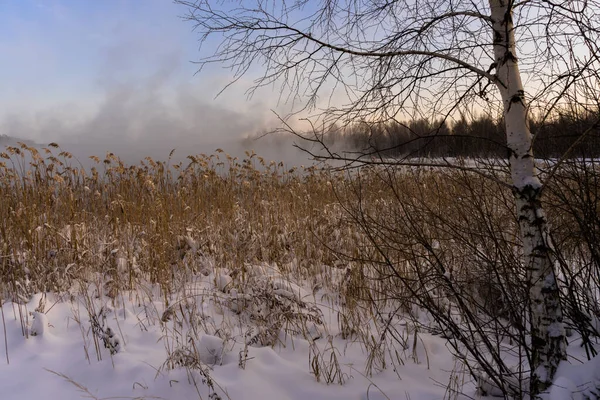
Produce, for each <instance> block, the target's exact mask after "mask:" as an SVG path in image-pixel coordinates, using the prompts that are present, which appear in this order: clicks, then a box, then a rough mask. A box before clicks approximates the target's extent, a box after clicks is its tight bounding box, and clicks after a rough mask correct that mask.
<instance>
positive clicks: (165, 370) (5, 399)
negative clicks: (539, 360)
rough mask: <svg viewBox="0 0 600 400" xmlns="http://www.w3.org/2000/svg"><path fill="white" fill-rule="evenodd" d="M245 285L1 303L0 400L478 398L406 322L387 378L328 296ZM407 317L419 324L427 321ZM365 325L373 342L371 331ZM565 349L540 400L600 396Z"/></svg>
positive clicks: (197, 281)
mask: <svg viewBox="0 0 600 400" xmlns="http://www.w3.org/2000/svg"><path fill="white" fill-rule="evenodd" d="M247 275H248V276H250V277H251V280H249V281H248V286H252V288H249V287H243V286H241V285H240V284H239V281H238V280H237V279H234V278H232V277H231V276H229V275H228V274H227V271H226V270H219V271H218V272H216V273H212V274H209V275H207V276H205V275H202V274H199V276H194V277H193V278H191V279H190V280H189V281H188V282H187V283H186V284H185V286H184V287H182V288H181V290H180V291H179V292H175V293H173V294H172V295H171V296H170V298H169V299H168V301H167V304H168V306H167V304H166V300H165V296H164V293H161V291H160V288H158V287H157V286H154V285H150V284H146V285H140V287H139V288H137V289H135V290H130V291H122V292H120V293H119V295H118V296H117V297H114V298H112V297H107V296H103V295H101V293H102V291H101V290H100V288H101V287H102V285H100V283H98V282H97V283H96V284H93V285H91V286H90V287H89V288H87V289H81V288H80V289H77V290H75V289H74V291H73V293H67V294H65V295H63V296H59V295H56V294H51V293H47V294H37V295H35V296H33V297H32V298H31V299H29V301H28V302H27V303H24V304H17V303H10V302H8V303H4V304H3V305H2V311H3V314H4V321H5V322H4V324H3V326H1V327H0V388H2V390H1V395H0V398H1V399H2V400H12V399H15V400H16V399H46V398H48V399H65V400H70V399H80V398H85V397H87V398H95V399H107V398H138V399H150V398H162V399H211V400H215V399H218V398H220V399H232V400H237V399H248V400H254V399H264V398H269V399H271V398H272V399H281V400H301V399H324V400H338V399H340V400H341V399H356V400H363V399H364V400H367V399H369V400H373V399H381V400H384V399H407V398H410V399H413V400H434V399H444V398H456V399H467V398H473V397H475V398H485V397H483V396H481V395H479V394H477V388H476V383H475V382H474V379H473V378H472V377H471V375H470V374H469V373H468V371H467V370H466V368H465V367H464V366H463V365H462V364H461V363H460V362H459V361H458V360H456V359H455V358H454V357H453V356H452V354H451V353H450V352H449V350H448V345H447V343H446V340H445V339H443V337H442V336H434V335H432V334H428V333H426V332H422V331H417V330H415V327H414V325H412V323H411V321H410V319H404V318H398V319H397V321H396V322H395V324H396V328H397V329H398V330H399V331H400V332H403V335H404V337H406V338H407V339H408V340H406V346H407V347H406V348H402V347H401V346H400V345H398V344H396V347H395V348H392V347H387V348H385V349H384V350H385V352H386V353H387V354H385V362H386V367H385V368H381V365H380V364H378V363H375V364H374V367H373V368H371V369H369V368H367V365H368V364H367V359H368V356H369V352H368V349H367V348H366V345H365V343H364V342H362V341H361V340H360V339H359V338H358V337H357V336H352V335H350V336H348V337H346V338H344V336H343V335H342V334H341V330H340V327H339V325H338V318H339V314H338V313H339V312H340V311H341V309H340V308H339V307H338V305H336V303H330V302H322V301H321V300H320V299H322V298H325V297H327V296H325V294H326V293H324V292H318V291H317V292H316V293H314V294H313V291H312V289H309V288H310V287H311V286H309V284H308V283H303V282H292V281H290V280H289V279H285V278H284V277H283V276H282V275H281V274H279V273H278V270H277V267H276V266H266V265H258V266H248V268H247ZM340 276H343V273H340ZM99 279H100V278H99ZM261 285H262V286H261ZM270 296H272V297H270ZM263 302H270V303H271V304H275V305H271V306H270V307H267V306H266V305H265V304H263ZM277 302H279V303H277ZM277 304H280V305H279V306H277ZM278 307H279V308H278ZM279 312H283V313H284V314H285V313H305V315H311V316H312V317H311V318H313V319H311V320H310V321H309V322H307V323H306V325H305V326H304V327H305V328H306V331H305V332H300V330H299V328H298V329H296V327H293V326H292V327H288V328H289V329H288V330H286V329H287V328H286V327H285V326H283V327H279V328H278V329H276V330H275V333H274V335H275V336H272V335H273V333H272V332H271V329H272V328H273V325H270V324H269V318H271V317H273V316H274V315H276V314H277V313H279ZM414 314H415V315H418V316H419V319H420V320H422V322H424V323H426V322H427V319H428V316H427V313H426V312H423V311H422V310H419V309H415V310H414ZM286 315H287V314H286ZM249 316H250V317H249ZM319 319H320V320H321V321H322V324H319V323H318V322H319V321H318V320H319ZM259 320H262V321H263V322H262V323H261V324H259V323H258V321H259ZM288 323H289V324H293V321H292V322H291V323H290V322H288ZM363 325H364V326H363V327H362V328H364V329H365V330H366V332H368V334H369V335H372V337H377V336H378V333H377V331H376V329H375V328H374V326H371V325H372V324H371V323H370V322H369V321H364V324H363ZM4 328H5V329H6V334H5V333H4ZM261 341H264V342H265V343H267V342H268V343H269V344H263V343H261ZM571 343H572V345H571V346H570V348H569V351H570V354H571V355H572V357H571V358H570V359H569V361H567V362H564V363H563V364H561V366H560V368H559V371H558V373H557V379H556V381H555V385H554V386H553V387H551V389H550V390H549V392H548V393H547V394H545V395H544V396H545V398H546V399H547V400H558V399H570V398H574V399H579V398H582V399H583V398H584V397H582V396H584V395H589V396H592V397H591V398H594V397H593V396H594V393H600V358H597V359H594V360H592V361H591V362H583V363H582V362H580V361H577V360H584V359H585V355H584V354H583V353H582V351H583V350H582V349H581V347H580V346H579V344H578V341H577V340H572V341H571ZM388 345H389V344H388ZM575 357H576V358H575ZM315 368H317V369H315ZM317 370H318V371H319V375H320V376H319V377H317V376H316V371H317ZM339 382H343V384H339ZM480 384H482V385H483V386H486V385H487V390H485V392H487V394H488V395H492V394H498V390H497V388H495V387H494V385H493V384H492V383H491V382H489V380H487V381H486V380H485V379H484V378H482V380H481V381H480ZM461 393H462V394H461ZM211 395H212V397H211ZM577 396H579V397H577Z"/></svg>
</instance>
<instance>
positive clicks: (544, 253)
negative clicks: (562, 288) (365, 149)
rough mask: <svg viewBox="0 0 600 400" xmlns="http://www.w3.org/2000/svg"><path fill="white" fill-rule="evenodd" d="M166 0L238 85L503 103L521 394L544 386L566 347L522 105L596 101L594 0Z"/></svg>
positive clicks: (319, 111)
mask: <svg viewBox="0 0 600 400" xmlns="http://www.w3.org/2000/svg"><path fill="white" fill-rule="evenodd" d="M177 2H178V3H180V4H182V5H184V6H185V7H186V10H187V14H186V15H185V17H184V18H185V19H187V20H189V21H192V22H193V23H194V26H195V29H196V31H197V32H198V34H199V36H200V42H201V45H203V46H204V47H202V46H201V51H203V52H205V53H204V55H205V57H204V58H202V59H201V60H200V62H199V64H200V68H203V67H206V66H207V65H209V64H213V63H218V64H220V65H225V66H226V67H228V68H230V69H231V70H232V71H233V74H234V80H238V79H239V78H241V77H243V76H252V77H253V78H254V81H253V84H252V86H251V88H250V89H249V94H250V95H252V94H253V93H254V91H255V90H256V89H259V88H261V87H264V86H274V87H278V88H279V93H280V94H281V96H282V97H281V99H282V101H287V102H288V103H290V102H296V101H297V102H298V104H300V105H301V106H300V108H299V109H298V110H312V111H316V112H315V113H314V114H315V115H316V116H317V117H316V118H318V119H320V120H322V121H330V122H331V121H335V122H340V121H345V122H352V121H359V120H375V119H377V120H392V119H396V118H400V117H412V118H420V117H425V116H430V117H432V120H437V119H438V118H440V117H443V118H451V117H452V116H453V114H454V113H456V112H457V110H459V109H478V110H482V111H485V112H497V113H499V114H501V115H502V116H503V118H504V121H505V128H506V143H507V152H508V153H509V157H510V158H509V163H510V172H511V182H510V185H511V186H512V189H513V193H514V196H515V202H516V205H517V213H518V220H519V226H520V234H521V239H522V243H523V253H524V256H523V267H524V268H525V269H526V271H527V274H526V276H527V284H528V287H529V288H530V291H529V295H530V302H531V306H530V309H529V314H530V315H529V321H530V327H529V329H530V332H529V333H530V336H531V347H532V356H531V365H530V368H531V380H530V385H531V387H530V390H531V395H532V396H536V395H538V394H539V393H540V392H542V391H544V390H545V389H546V388H548V387H549V386H550V385H551V383H552V380H553V377H554V374H555V372H556V370H557V367H558V365H559V363H560V362H561V360H564V359H565V358H566V348H565V333H564V328H563V322H562V318H563V315H562V311H561V302H560V292H559V287H558V285H557V279H556V276H555V272H554V269H553V260H552V251H551V248H550V245H549V243H548V238H547V236H546V231H547V223H548V222H547V220H546V217H545V214H544V210H543V209H542V205H541V196H542V193H543V188H544V185H543V182H542V181H541V179H540V177H539V176H538V171H537V170H536V166H535V160H534V155H533V154H532V143H533V140H534V139H533V138H532V135H531V133H530V131H529V127H528V124H527V118H528V115H529V114H530V113H533V112H536V113H537V114H538V115H541V116H545V117H548V116H550V115H552V112H553V111H554V110H556V109H557V107H560V105H561V103H563V102H565V101H577V102H578V104H580V105H581V107H588V108H589V107H591V108H594V107H596V108H595V109H596V110H597V106H598V105H597V104H594V103H593V102H590V101H589V99H592V98H594V96H589V94H590V93H591V92H593V91H595V90H597V89H598V86H597V83H598V82H597V78H598V74H597V72H596V71H597V70H598V68H600V64H599V62H598V61H599V59H598V55H599V49H598V45H597V44H598V43H600V41H599V39H600V35H599V33H600V32H599V30H598V27H599V26H600V18H599V16H598V15H599V13H600V2H595V1H589V0H588V1H584V0H582V1H577V0H574V1H561V0H557V1H547V0H523V1H514V0H489V1H488V0H424V1H415V0H391V1H390V0H369V1H367V0H321V1H318V2H317V1H309V0H294V1H291V2H280V1H271V0H256V1H255V2H252V1H240V2H215V1H209V0H198V1H177ZM215 48H216V50H214V52H213V51H212V50H213V49H215ZM524 82H526V84H524ZM324 99H330V100H324ZM362 155H364V154H362ZM362 155H361V156H362ZM328 156H330V157H333V158H338V159H341V160H345V161H357V160H359V161H360V157H361V156H357V157H355V158H348V157H346V156H340V155H338V154H335V153H328Z"/></svg>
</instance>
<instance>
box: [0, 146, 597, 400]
mask: <svg viewBox="0 0 600 400" xmlns="http://www.w3.org/2000/svg"><path fill="white" fill-rule="evenodd" d="M93 159H94V161H95V164H96V165H95V167H93V168H91V169H90V170H86V169H84V168H82V167H78V166H77V165H78V163H77V161H76V160H74V158H73V157H72V156H71V155H70V154H69V153H66V152H63V151H61V149H60V148H59V147H58V146H57V145H55V144H50V145H49V147H48V148H45V149H43V150H42V152H41V153H40V152H39V151H38V150H36V149H35V148H32V147H28V146H26V145H24V144H23V145H21V146H20V147H9V148H7V150H6V152H3V153H1V154H0V160H1V161H0V203H1V204H2V208H0V296H1V297H0V298H2V299H7V300H12V301H13V302H15V303H18V304H24V303H26V302H27V301H28V300H29V299H30V298H31V296H32V295H33V294H35V293H40V292H42V293H46V292H55V293H63V294H64V293H67V294H72V295H76V294H81V293H85V294H86V296H88V297H87V305H86V307H87V308H88V313H89V317H90V318H91V319H92V320H93V318H92V317H93V316H96V317H97V316H98V315H99V314H98V312H97V311H96V309H95V307H96V306H95V305H94V301H93V300H92V299H91V298H90V296H91V295H90V288H91V287H93V288H94V290H95V295H96V296H106V297H108V298H113V299H115V298H117V297H118V296H119V295H120V294H122V293H124V292H128V291H131V290H138V291H139V290H140V288H141V287H143V286H144V285H150V286H151V287H153V288H158V292H159V294H160V296H161V297H162V298H163V300H164V306H165V309H164V310H163V311H160V313H162V314H161V315H158V314H159V312H158V311H157V319H158V320H161V321H162V322H161V323H162V324H163V329H164V332H165V337H166V338H167V339H166V340H165V346H167V352H168V354H170V355H171V356H173V355H177V354H183V353H182V352H185V354H192V355H193V354H195V353H194V349H193V348H188V349H182V348H181V343H185V340H183V338H184V337H187V336H189V335H190V334H192V336H193V337H194V338H196V339H198V337H199V335H200V331H201V332H204V333H208V334H211V335H212V334H214V333H215V332H220V335H221V337H220V338H221V339H222V340H223V341H224V343H225V345H226V346H227V345H228V343H229V342H230V341H232V340H234V339H232V337H231V335H230V333H228V332H232V331H233V330H234V329H233V327H230V329H227V327H225V328H223V327H215V326H209V325H207V322H206V319H203V316H202V315H201V313H200V311H198V308H197V304H198V301H200V302H201V301H203V300H204V298H205V297H210V299H211V300H210V301H212V302H213V303H214V304H217V305H218V306H219V307H222V308H223V309H228V310H229V312H234V313H235V314H236V315H237V316H236V318H237V321H238V323H240V322H241V323H243V324H247V326H248V329H246V330H245V331H244V332H243V333H242V334H241V335H242V336H243V340H244V342H245V346H246V348H247V346H248V345H263V346H264V345H269V346H273V345H275V344H276V343H277V342H278V340H280V336H279V335H280V334H281V333H283V334H285V335H290V336H300V337H303V338H307V339H309V340H310V341H311V346H312V347H311V359H310V363H311V366H312V369H313V373H314V374H315V375H316V377H317V378H318V379H323V380H324V381H325V382H328V383H329V382H339V383H342V382H343V381H344V380H345V378H346V375H345V373H344V372H343V371H342V370H341V367H340V366H339V363H338V361H337V355H338V350H337V349H335V348H334V347H333V345H332V342H331V338H330V336H329V333H328V332H320V330H323V329H324V328H323V326H322V325H323V324H322V322H321V315H320V313H319V310H318V308H317V307H316V306H315V304H317V303H318V304H319V305H321V306H322V305H324V304H325V305H327V306H328V307H331V308H332V309H334V310H335V313H336V314H337V320H338V325H339V334H340V336H341V337H342V338H343V339H345V340H355V341H358V342H360V343H361V344H362V345H363V346H364V347H365V348H366V349H367V350H368V351H367V354H368V356H367V371H366V372H367V373H368V374H371V373H373V372H376V371H378V370H381V369H384V368H386V367H387V366H388V365H396V364H400V363H403V362H404V360H406V359H409V358H410V356H411V353H410V352H411V348H412V351H413V352H414V351H415V348H416V346H417V334H416V332H417V328H416V327H417V326H418V327H419V329H427V330H428V331H430V332H434V333H438V334H441V335H443V336H445V337H447V338H448V340H450V341H451V342H452V343H453V346H455V349H456V351H457V353H460V351H463V352H464V346H467V347H469V346H471V348H472V349H475V350H477V349H479V350H477V351H483V353H482V355H483V358H478V356H477V354H475V355H473V354H471V355H467V356H464V359H462V361H464V362H465V363H466V364H465V365H467V368H468V370H469V372H470V373H471V374H472V375H473V376H480V372H479V371H477V370H476V369H475V367H473V366H474V365H479V366H481V364H484V366H483V367H482V368H483V372H484V373H488V374H489V373H490V372H491V371H493V370H494V368H496V370H498V363H501V361H499V360H495V361H492V362H490V363H489V364H488V365H487V368H488V369H486V367H485V363H486V361H485V360H484V358H485V357H488V356H489V352H490V349H493V348H497V351H498V352H509V353H511V352H512V354H513V355H515V354H517V355H518V357H520V358H521V359H522V358H523V355H522V352H523V346H525V343H526V342H527V340H526V333H525V331H526V330H525V329H524V327H525V326H526V325H527V302H526V298H527V288H526V286H525V285H524V282H525V279H524V272H523V267H522V265H521V262H520V240H519V235H518V231H517V220H516V216H515V214H514V203H513V197H512V194H511V191H510V188H509V187H507V186H506V185H503V184H501V183H499V182H500V181H501V180H503V179H506V175H504V173H503V172H501V171H500V172H494V173H495V174H496V177H497V180H493V179H487V178H484V177H483V176H481V175H480V174H478V173H472V172H469V171H467V170H466V169H449V170H427V169H425V168H420V169H406V168H398V167H390V168H379V167H377V168H363V169H360V170H352V171H343V172H332V171H328V170H325V169H318V168H315V167H310V168H304V167H301V168H297V169H286V168H285V167H284V165H283V164H282V163H279V164H278V163H267V162H265V161H264V160H263V159H262V158H260V157H259V156H257V155H255V154H253V153H247V157H246V158H245V159H243V160H239V159H236V158H232V157H231V156H228V155H227V154H225V153H223V152H217V154H214V155H198V156H190V157H189V164H188V165H185V166H184V165H182V164H177V165H169V163H168V162H167V163H163V162H157V161H154V160H152V159H149V158H148V159H146V160H144V161H143V162H142V163H140V165H136V166H127V165H124V164H123V163H122V162H121V161H120V160H119V159H118V158H117V157H115V156H114V155H112V154H107V155H106V157H105V158H104V159H99V158H93ZM570 167H571V169H569V168H570ZM488 172H489V173H492V172H493V171H492V169H489V170H488ZM582 174H583V176H584V177H585V179H581V176H582ZM598 176H599V175H598V169H597V168H596V166H592V167H590V168H588V169H587V170H585V171H582V170H581V169H578V168H576V167H573V166H572V165H567V166H566V167H565V168H563V169H561V171H559V173H557V174H555V175H554V176H553V178H552V181H551V182H550V185H549V186H548V187H549V189H548V193H547V194H546V196H547V202H546V207H547V210H548V213H549V215H550V216H551V221H560V224H557V225H555V227H554V228H553V230H552V232H550V234H551V236H552V239H553V241H554V242H555V243H556V244H557V246H558V247H557V249H560V251H558V250H557V260H559V262H560V265H561V266H562V269H563V270H562V273H561V279H563V283H564V284H565V287H582V288H586V290H588V292H586V293H584V294H583V297H581V296H578V297H577V298H573V299H570V297H569V295H570V294H569V293H568V292H566V293H565V298H566V299H567V300H565V301H566V304H567V305H568V307H569V310H570V311H569V312H570V314H569V318H570V319H568V323H569V324H571V326H572V327H573V328H574V329H577V330H578V331H580V332H584V333H585V335H587V336H585V335H584V339H586V338H587V339H588V341H589V338H590V337H592V336H594V335H597V332H594V331H592V330H591V327H592V325H591V322H589V323H588V322H585V323H581V324H580V325H577V322H576V321H575V320H576V316H577V315H579V314H577V312H579V313H581V311H582V310H585V307H588V308H589V307H590V305H593V304H596V307H597V304H598V299H597V298H596V297H595V296H597V290H596V289H597V288H598V286H599V282H600V279H598V276H599V274H598V272H599V270H598V265H599V264H598V261H599V260H600V256H599V255H598V251H597V246H595V245H594V244H593V243H594V241H595V240H597V234H598V230H597V229H596V227H595V225H594V226H593V227H588V228H587V230H586V226H587V225H586V221H589V220H590V219H592V220H593V218H596V220H598V219H597V218H598V213H597V212H596V210H597V208H596V207H597V205H598V202H599V200H598V198H599V197H598V196H597V191H598V190H597V187H598V185H596V184H595V183H596V179H597V177H598ZM590 213H591V214H590ZM578 235H579V236H578ZM585 235H587V237H584V238H583V239H582V237H581V236H585ZM582 271H583V272H582ZM199 275H202V276H211V277H213V278H214V284H215V287H216V288H217V289H218V290H217V291H215V292H211V293H201V294H198V293H194V292H193V291H190V290H189V286H188V284H189V283H190V282H193V281H194V277H195V276H199ZM265 276H268V277H269V278H268V279H265ZM582 277H583V278H582ZM300 282H302V284H301V285H299V286H298V285H296V286H294V285H295V284H296V283H300ZM589 282H592V283H593V285H592V286H593V287H592V288H590V287H589V286H590V285H589ZM586 285H587V286H586ZM300 286H302V287H304V288H305V287H310V288H312V296H313V303H312V304H308V303H306V299H305V298H303V297H302V296H297V295H296V294H295V293H296V292H295V290H296V289H295V288H299V287H300ZM198 297H202V299H200V300H198V299H197V298H198ZM190 310H191V311H190ZM19 311H20V309H19ZM42 312H43V311H42ZM591 312H592V313H595V312H597V309H592V310H591ZM24 315H25V317H24V318H27V313H24ZM404 317H408V318H407V319H409V320H411V321H412V322H411V323H412V325H411V327H409V326H408V325H406V324H404V325H402V324H400V320H402V319H404ZM586 318H589V319H590V321H591V320H592V319H593V318H596V317H595V316H594V315H587V316H586ZM426 319H429V321H430V322H429V323H424V322H423V321H424V320H426ZM173 321H177V323H174V322H173ZM101 322H102V321H100V320H97V324H98V327H97V329H96V331H97V333H98V335H97V336H99V338H100V339H101V340H102V341H105V342H106V341H107V340H109V339H111V338H112V337H111V336H110V335H107V334H106V331H105V329H104V327H103V326H102V324H101ZM596 322H597V318H596V320H594V323H596ZM404 323H405V322H404ZM23 325H25V323H23ZM177 326H186V327H187V328H185V331H184V330H183V329H180V328H176V327H177ZM402 327H406V329H407V330H405V331H402V329H403V328H402ZM113 329H114V328H113ZM373 329H375V331H373ZM409 330H410V332H412V334H411V335H409V333H408V332H409ZM190 332H191V333H190ZM373 332H377V334H376V335H373ZM465 332H467V334H465ZM321 337H328V338H329V342H328V345H327V346H326V347H325V348H323V349H319V348H318V347H316V346H314V342H315V341H316V340H318V339H319V338H321ZM106 338H108V339H106ZM490 338H491V339H490ZM109 341H110V340H109ZM188 342H189V341H188ZM192 342H193V341H192ZM411 342H414V343H412V344H411ZM94 343H95V346H96V353H97V354H98V355H99V354H100V352H101V350H100V349H99V347H100V346H99V345H98V343H99V339H97V338H96V339H94ZM482 343H483V350H481V349H482V347H481V346H482ZM105 345H106V343H105ZM461 349H462V350H461ZM486 349H487V350H486ZM591 351H593V350H591ZM246 353H247V351H246ZM498 354H499V353H498ZM492 355H493V351H492ZM244 357H245V356H244V354H243V351H242V352H240V366H241V367H243V366H245V358H244ZM172 358H173V357H171V359H172ZM473 358H474V359H473ZM171 361H172V360H171ZM168 364H169V363H168V362H167V363H166V364H165V365H168ZM198 365H201V364H198ZM198 368H200V369H202V368H204V367H201V366H200V367H198ZM503 368H504V369H506V371H504V369H503ZM500 370H501V371H504V372H502V373H505V374H508V375H510V374H511V373H510V372H507V371H509V366H505V365H501V368H500ZM202 371H204V370H202ZM524 371H525V370H524ZM484 375H485V374H484ZM495 384H497V385H499V383H498V382H495ZM461 385H462V383H461ZM452 390H454V391H457V389H456V388H453V389H452ZM503 390H504V388H503ZM506 390H508V389H506ZM510 390H517V389H515V388H514V387H513V388H510ZM518 390H522V388H519V389H518Z"/></svg>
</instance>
